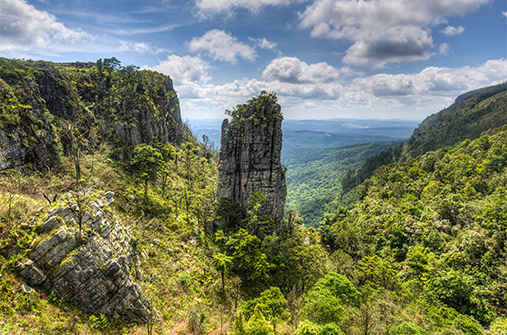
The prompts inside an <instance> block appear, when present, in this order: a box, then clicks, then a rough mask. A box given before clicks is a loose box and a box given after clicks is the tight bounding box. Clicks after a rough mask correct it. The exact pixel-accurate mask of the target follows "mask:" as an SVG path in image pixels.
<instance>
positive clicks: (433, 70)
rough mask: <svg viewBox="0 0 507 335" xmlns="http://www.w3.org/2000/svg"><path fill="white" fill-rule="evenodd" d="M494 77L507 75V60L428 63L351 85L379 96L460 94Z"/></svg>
mask: <svg viewBox="0 0 507 335" xmlns="http://www.w3.org/2000/svg"><path fill="white" fill-rule="evenodd" d="M494 78H507V60H504V59H499V60H490V61H488V62H486V63H484V64H482V65H479V66H476V67H470V66H464V67H461V68H440V67H428V68H426V69H424V70H422V71H421V72H419V73H414V74H396V75H392V74H377V75H374V76H370V77H362V78H357V79H354V81H353V82H352V84H351V86H352V87H354V86H355V87H360V88H363V89H366V90H367V91H368V92H371V93H372V94H373V95H374V96H376V97H387V96H390V97H396V96H408V95H412V96H417V95H419V96H422V95H434V94H436V95H442V94H443V95H451V96H452V95H456V94H457V93H458V92H461V91H466V90H471V89H474V88H477V87H480V86H481V85H484V83H487V82H488V81H492V80H493V79H494Z"/></svg>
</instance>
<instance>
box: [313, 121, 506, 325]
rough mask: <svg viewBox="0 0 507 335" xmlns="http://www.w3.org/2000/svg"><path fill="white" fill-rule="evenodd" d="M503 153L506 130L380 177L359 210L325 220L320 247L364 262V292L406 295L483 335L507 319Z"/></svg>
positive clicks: (360, 274) (363, 191)
mask: <svg viewBox="0 0 507 335" xmlns="http://www.w3.org/2000/svg"><path fill="white" fill-rule="evenodd" d="M505 143H507V127H506V126H504V127H503V128H501V129H499V130H496V131H490V132H489V134H486V135H484V136H482V137H480V138H479V139H476V140H474V141H471V140H466V141H464V142H461V143H459V144H458V145H457V146H455V147H453V148H443V149H440V150H437V151H434V152H428V153H426V154H425V155H423V156H419V157H417V158H415V159H408V160H407V161H405V162H403V163H397V164H390V165H387V166H384V167H382V168H380V169H378V170H377V171H376V173H375V174H374V176H373V177H372V178H371V179H369V180H366V182H365V183H363V184H362V185H361V186H359V188H358V190H357V192H358V194H359V196H360V198H361V199H360V201H358V202H357V204H356V205H355V206H354V207H353V208H351V209H350V210H344V209H342V210H340V211H337V212H336V213H335V214H334V215H329V216H327V217H326V220H325V221H324V223H323V225H322V226H321V227H320V228H319V231H320V233H321V237H322V242H323V243H324V244H325V245H326V246H327V248H328V250H329V251H330V252H331V253H333V255H334V254H336V255H337V257H338V256H339V257H340V259H349V260H356V261H357V265H358V269H357V270H356V272H355V275H354V277H355V280H357V281H358V282H359V283H363V284H366V283H368V282H370V285H372V284H373V285H375V286H376V287H383V288H385V289H389V290H400V291H402V292H403V290H407V294H408V293H409V292H410V295H412V299H416V300H417V299H425V300H427V301H428V302H430V303H432V304H434V305H435V306H438V305H443V306H447V307H451V308H453V309H455V310H456V311H457V312H459V313H461V314H463V315H470V316H473V317H474V318H475V319H476V320H477V321H479V322H480V323H481V324H483V325H489V324H490V323H491V322H492V321H494V320H495V319H496V318H498V317H505V312H506V311H505V310H504V309H503V308H498V306H505V305H506V304H507V301H506V300H505V297H506V295H505V293H506V291H505V290H504V288H503V281H504V280H505V276H506V274H507V273H506V272H505V257H506V256H507V254H506V250H505V247H504V243H503V241H504V238H505V228H506V227H505V223H506V221H505V220H506V217H505V215H504V214H503V213H505V212H506V211H505V210H506V209H505V208H504V207H505V203H506V202H507V198H506V196H507V193H506V192H505V189H506V186H507V180H506V175H507V147H506V145H505ZM365 262H366V264H364V265H362V264H363V263H365ZM376 269H379V270H380V271H378V272H377V270H376ZM407 327H408V326H407ZM463 327H464V326H463ZM463 327H462V330H463V331H464V332H466V331H465V330H464V329H463ZM466 327H468V326H466ZM470 327H472V326H470ZM472 328H474V329H475V328H477V326H474V327H472Z"/></svg>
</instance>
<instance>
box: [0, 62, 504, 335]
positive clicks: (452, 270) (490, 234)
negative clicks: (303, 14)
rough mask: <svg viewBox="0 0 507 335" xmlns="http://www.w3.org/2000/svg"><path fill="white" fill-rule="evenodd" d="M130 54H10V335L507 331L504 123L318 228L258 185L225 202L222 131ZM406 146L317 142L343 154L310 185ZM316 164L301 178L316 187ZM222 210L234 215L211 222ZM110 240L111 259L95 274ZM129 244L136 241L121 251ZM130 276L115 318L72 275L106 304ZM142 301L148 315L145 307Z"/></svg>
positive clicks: (3, 273) (5, 189) (419, 165)
mask: <svg viewBox="0 0 507 335" xmlns="http://www.w3.org/2000/svg"><path fill="white" fill-rule="evenodd" d="M114 60H115V59H109V60H107V63H106V64H105V65H104V63H103V62H104V61H101V62H102V64H101V62H97V63H94V64H91V63H86V64H85V65H76V64H67V65H62V64H60V65H56V64H53V63H44V62H31V61H27V62H22V61H9V60H4V59H2V68H1V72H0V74H1V76H0V79H1V81H0V83H1V84H2V91H1V93H2V100H1V103H2V105H1V106H2V114H1V120H2V127H1V129H0V131H1V132H2V137H1V138H0V139H1V140H2V141H3V142H2V143H1V145H0V150H3V151H2V155H3V156H1V157H0V159H1V160H2V161H3V162H5V165H2V167H1V169H2V171H1V173H0V279H1V280H0V333H6V334H23V335H24V334H30V333H32V334H122V335H123V334H194V335H196V334H230V335H272V334H285V335H289V334H295V335H331V334H334V335H341V334H351V335H355V334H358V335H359V334H392V335H405V334H414V335H419V334H420V335H422V334H428V335H433V334H435V335H437V334H438V335H443V334H456V335H462V334H466V335H472V334H473V335H476V334H491V335H498V334H504V333H505V332H507V310H506V308H505V306H507V300H506V297H507V289H506V285H505V282H506V280H507V270H506V269H507V264H506V261H505V260H506V258H507V252H506V249H505V248H506V246H505V240H506V238H507V236H506V228H507V227H506V222H507V217H506V215H505V213H506V212H507V208H506V205H505V204H506V203H507V192H506V188H507V147H506V143H507V128H506V127H505V126H504V127H503V128H497V129H490V130H488V131H487V134H484V135H483V136H482V137H480V138H478V139H475V140H466V141H464V142H460V143H459V144H457V145H455V146H453V147H448V148H442V149H439V150H437V151H431V152H427V153H426V154H424V155H422V156H418V157H408V158H407V159H406V160H405V161H403V162H397V163H393V164H389V165H387V166H384V167H382V168H381V169H378V170H377V172H376V173H375V174H374V175H373V176H372V178H371V179H368V180H366V181H365V182H364V183H363V184H362V185H360V186H359V187H358V188H357V193H356V194H357V196H358V198H357V201H352V200H351V201H352V203H351V204H350V206H349V207H347V208H343V207H338V209H337V210H336V211H335V212H334V213H333V214H328V215H326V216H325V217H324V218H323V219H324V221H323V224H322V225H321V226H320V227H319V228H318V230H317V229H315V228H313V227H310V228H305V227H304V226H305V222H304V220H303V219H302V218H301V217H300V215H299V214H298V213H297V212H296V211H291V210H289V211H287V212H286V215H285V218H284V219H283V220H274V219H273V217H271V216H269V215H265V214H264V213H263V212H262V211H261V208H262V205H263V203H264V202H265V201H266V199H267V197H266V196H265V195H263V194H261V193H260V192H258V191H257V192H253V193H252V194H251V195H250V197H249V199H248V208H245V210H246V214H247V215H244V214H245V213H244V210H243V209H242V208H239V207H238V203H235V202H234V201H230V199H229V200H228V199H227V198H225V199H221V201H220V202H219V203H217V201H216V189H217V174H218V172H217V158H216V156H215V155H214V154H213V153H212V152H211V151H210V146H209V143H203V144H201V143H199V142H198V141H197V140H196V139H195V138H193V137H192V136H191V135H190V133H189V132H187V130H186V128H185V127H182V128H179V127H172V126H171V125H173V126H174V125H178V122H177V117H176V114H178V113H176V114H171V113H175V112H176V105H174V103H176V102H177V97H176V95H175V92H174V91H173V89H172V85H170V84H171V81H170V78H168V77H166V76H163V75H161V74H157V73H155V72H146V71H139V70H138V69H136V68H135V67H122V66H120V65H119V64H118V63H116V62H114ZM29 78H31V79H29ZM133 78H134V79H133ZM45 80H48V81H47V82H46V81H45ZM51 80H53V81H51ZM30 83H32V84H30ZM44 92H46V93H44ZM51 92H53V93H55V94H54V95H51V94H50V93H51ZM86 92H88V93H90V94H91V95H89V94H86ZM92 93H93V94H92ZM94 94H95V95H98V96H97V98H96V97H95V95H94ZM43 96H47V98H48V99H46V98H43ZM51 97H52V98H51ZM493 97H494V96H491V97H490V98H488V99H491V98H493ZM51 99H53V100H51ZM132 99H133V100H132ZM175 99H176V100H175ZM464 101H466V100H464ZM275 103H276V94H274V93H269V94H268V93H265V92H263V93H261V95H259V96H258V97H254V98H252V99H251V100H250V101H249V105H248V106H250V107H247V105H238V107H237V108H236V109H234V110H233V111H232V112H230V114H231V116H232V117H233V119H235V120H233V121H231V122H232V123H233V124H236V125H237V124H241V123H242V122H243V121H245V120H247V119H248V120H250V121H249V122H250V123H251V124H255V122H254V120H253V119H252V118H253V116H255V115H257V116H258V117H260V118H263V120H264V121H270V120H269V119H270V118H269V115H268V116H266V114H265V111H266V109H265V107H266V106H273V105H275ZM167 107H168V108H167ZM172 108H174V109H172ZM158 112H159V113H158ZM278 112H280V110H278ZM275 119H276V122H278V123H279V122H281V119H282V114H281V113H277V114H276V117H275ZM173 121H174V123H171V122H173ZM271 121H273V120H271ZM245 129H246V128H245ZM4 134H5V136H4ZM143 134H144V135H143ZM149 134H151V135H149ZM164 136H166V137H164ZM257 142H262V141H257ZM268 143H269V142H268ZM391 144H392V145H396V143H391ZM391 144H389V143H383V144H371V145H366V146H355V147H348V148H342V149H340V150H338V149H337V150H338V151H336V152H331V153H330V152H328V151H321V152H315V154H316V155H310V154H308V156H307V159H308V162H306V163H305V164H307V165H305V166H304V170H305V171H308V170H310V169H313V166H312V163H311V160H314V159H319V161H318V162H317V163H318V164H319V166H322V167H326V166H327V167H328V168H323V169H322V170H318V171H316V172H315V173H316V174H315V177H318V178H316V179H317V183H318V184H312V185H316V186H312V187H315V188H316V191H315V193H313V194H311V195H310V196H315V197H317V196H321V195H322V194H324V193H319V192H320V191H318V189H321V190H323V189H325V188H326V187H328V186H327V184H325V179H326V177H328V178H331V177H332V176H338V175H339V174H340V173H344V172H345V171H344V170H338V171H333V169H331V168H330V167H331V166H332V164H334V163H336V160H339V161H340V162H344V164H350V166H353V164H354V163H353V162H354V161H355V160H354V159H355V157H354V159H353V158H352V157H353V156H357V155H360V152H362V154H363V155H368V152H370V153H371V152H373V151H375V150H379V149H380V148H382V149H383V147H382V146H384V145H386V146H387V145H391ZM41 146H44V147H45V148H46V149H45V150H47V155H46V154H45V153H46V151H37V150H41V149H40V148H41ZM395 148H396V149H391V151H394V150H399V149H397V148H401V147H400V146H399V145H398V146H396V147H395ZM368 150H369V151H368ZM22 153H25V154H24V156H23V155H22ZM252 154H253V153H252ZM41 155H42V156H43V157H46V156H47V158H48V159H47V160H41V159H40V157H42V156H41ZM238 156H239V157H241V155H238ZM365 157H366V156H364V157H362V159H364V158H365ZM264 158H266V157H264ZM288 159H290V157H288ZM270 160H273V158H270V157H269V155H268V156H267V161H268V162H269V161H270ZM245 163H248V162H245ZM252 166H253V165H252ZM282 171H283V170H282ZM301 171H302V170H301ZM301 171H296V172H295V174H294V176H293V177H294V178H299V179H301V180H302V181H307V182H308V183H310V184H311V183H313V182H314V178H315V177H313V176H310V175H305V174H304V173H302V172H301ZM282 173H283V172H282ZM298 173H300V174H298ZM286 176H287V178H290V177H291V176H290V173H289V172H288V171H287V174H286ZM319 183H322V184H319ZM105 194H108V195H107V196H105ZM307 196H308V195H304V194H303V195H301V197H307ZM113 198H114V199H113ZM218 205H220V206H218ZM338 205H339V204H338ZM61 212H68V213H71V214H70V216H68V217H72V218H67V217H60V218H58V217H57V215H56V214H57V213H61ZM104 218H106V219H107V222H109V223H111V225H110V224H109V223H107V222H106V221H104ZM215 219H217V220H218V219H221V220H224V222H226V224H225V225H222V226H217V227H216V229H215V228H214V230H211V231H210V230H209V229H208V228H209V227H210V222H213V220H215ZM90 220H91V221H90ZM89 222H92V223H93V224H92V225H91V226H90V225H88V223H89ZM231 222H234V224H231V225H229V224H227V223H231ZM111 226H113V228H114V229H117V230H115V232H118V231H120V233H118V234H117V235H116V236H115V239H113V240H111V241H112V242H111V241H110V242H111V243H112V244H111V248H109V247H107V245H106V243H105V242H104V243H102V242H101V241H105V238H106V237H105V236H106V235H107V234H109V233H110V230H111ZM120 226H121V227H123V228H122V229H121V230H118V229H119V228H118V227H120ZM114 229H113V230H114ZM64 238H65V239H64ZM48 241H49V242H48ZM54 241H57V242H59V244H58V243H57V244H51V243H53V242H54ZM62 241H72V244H71V245H70V246H69V245H66V244H65V243H63V242H62ZM99 242H100V243H99ZM93 246H99V249H100V252H101V253H102V255H101V257H103V258H101V259H100V260H98V261H97V262H95V263H96V264H94V266H95V273H94V277H93V281H87V280H86V278H89V277H87V276H89V275H90V274H89V273H88V271H87V270H85V269H88V267H85V265H88V263H90V262H88V263H87V262H86V260H87V259H88V260H89V259H90V258H92V259H95V258H93V257H91V256H90V254H91V251H90V253H88V251H87V250H90V249H91V247H93ZM65 247H68V248H67V249H66V251H65V253H63V254H62V252H61V251H62V250H61V249H63V248H65ZM108 248H109V249H108ZM41 249H43V250H44V252H42V251H41ZM113 249H114V250H116V249H118V250H120V249H121V250H129V251H128V253H127V252H125V253H124V254H121V255H120V256H119V257H117V258H114V259H112V257H113V256H111V255H113V254H114V252H113V251H112V250H113ZM83 254H84V255H85V256H84V258H85V259H84V260H83V259H81V258H76V255H83ZM38 256H41V257H38ZM57 256H58V257H57ZM60 256H61V257H60ZM41 259H42V260H44V261H42V262H41ZM78 260H80V261H78ZM34 263H36V265H37V266H38V267H40V268H37V267H36V266H34ZM69 268H72V269H73V271H74V272H72V273H71V275H70V277H69V276H67V277H65V276H64V275H65V274H67V275H68V274H69V272H66V269H69ZM27 269H28V270H27ZM62 273H63V275H62ZM118 274H122V276H120V275H118ZM34 278H35V279H37V280H33V279H34ZM62 278H66V280H65V281H63V282H62V280H61V279H62ZM97 278H98V279H97ZM108 278H109V279H108ZM122 278H123V279H122ZM125 278H127V279H125ZM67 279H68V280H67ZM48 280H49V281H51V282H48ZM108 280H109V281H108ZM127 282H128V287H129V288H130V289H133V291H132V292H137V293H136V294H137V296H133V295H119V296H122V297H124V300H125V301H121V302H120V303H121V304H120V305H119V306H124V308H119V309H115V310H114V311H113V310H105V311H104V313H102V312H101V311H102V310H101V309H94V308H93V307H94V305H87V306H88V307H86V308H79V307H77V306H78V303H79V301H77V302H76V303H75V302H74V300H72V299H73V298H76V297H75V296H72V297H69V296H66V295H61V294H60V293H59V292H62V290H60V289H59V288H60V287H58V286H56V285H62V286H66V287H67V288H69V287H70V288H71V289H72V288H73V287H72V286H73V285H72V283H79V285H80V287H83V289H85V290H86V289H90V291H85V293H83V292H76V294H77V295H79V296H80V297H81V296H86V298H87V299H91V300H93V298H94V297H93V295H90V296H87V294H86V292H99V293H100V292H102V293H104V292H115V293H114V295H113V294H112V295H108V294H102V297H103V298H104V300H106V301H105V303H106V305H107V306H109V305H114V304H113V303H117V301H113V300H114V299H116V297H118V294H116V293H117V292H116V291H113V289H114V288H115V287H121V288H120V289H119V291H121V290H122V288H123V287H125V286H122V285H124V284H125V283H127ZM41 283H42V284H41ZM97 283H98V284H97ZM89 286H93V287H89ZM139 292H142V295H143V296H142V297H141V294H139ZM120 293H121V292H120ZM89 306H91V307H89ZM101 306H102V305H101ZM115 306H118V304H116V305H115ZM139 310H142V311H149V313H147V314H146V313H145V314H144V316H143V317H140V318H137V319H136V318H133V316H135V313H134V312H137V311H139ZM133 311H134V312H133ZM106 314H107V315H106Z"/></svg>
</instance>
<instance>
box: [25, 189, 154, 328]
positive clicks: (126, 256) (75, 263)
mask: <svg viewBox="0 0 507 335" xmlns="http://www.w3.org/2000/svg"><path fill="white" fill-rule="evenodd" d="M113 195H114V193H113V192H107V193H105V194H104V195H103V196H102V197H99V198H96V199H92V198H88V199H89V200H90V203H89V204H90V206H88V208H90V209H91V210H92V212H88V211H87V212H84V211H78V210H77V209H76V206H77V204H69V203H67V205H66V206H60V207H58V208H56V209H53V210H51V211H49V213H48V217H47V218H46V219H45V220H44V223H43V224H42V226H41V227H40V228H39V232H43V233H44V232H51V234H50V235H49V238H47V239H45V240H43V241H42V242H40V243H39V244H38V245H37V246H36V247H35V248H34V249H33V250H32V251H31V253H30V254H29V255H28V260H25V261H24V262H22V263H20V264H18V270H19V271H20V273H21V276H22V277H23V279H24V280H25V281H26V282H27V283H28V284H29V285H31V286H35V287H43V288H44V289H46V290H49V291H54V292H55V294H56V296H58V297H60V298H62V299H64V300H67V301H69V302H72V303H74V304H75V305H76V306H78V307H80V308H82V309H84V310H86V311H88V312H91V313H93V314H95V315H97V316H99V315H101V314H103V315H105V316H106V317H107V318H108V319H109V320H115V319H117V318H118V317H119V316H125V317H127V318H128V319H130V320H132V321H135V322H140V323H144V322H146V321H147V320H148V318H149V316H150V314H151V308H152V307H151V302H150V300H149V299H148V298H146V297H145V296H144V295H143V293H142V289H141V287H140V286H139V285H138V284H137V283H135V281H134V278H133V276H132V275H131V273H132V270H133V269H132V264H133V263H136V261H137V259H134V258H136V257H137V254H136V253H135V252H133V250H132V240H133V235H132V229H131V228H130V227H125V226H123V225H122V224H121V223H120V222H119V221H116V222H114V223H109V222H108V220H106V218H105V215H104V209H105V208H106V207H107V206H109V204H111V203H112V202H113ZM93 211H94V212H93ZM80 215H81V217H79V216H80ZM79 220H81V221H82V226H83V227H86V228H83V231H84V233H83V232H81V231H80V229H79V227H78V224H77V222H79ZM82 233H83V234H82Z"/></svg>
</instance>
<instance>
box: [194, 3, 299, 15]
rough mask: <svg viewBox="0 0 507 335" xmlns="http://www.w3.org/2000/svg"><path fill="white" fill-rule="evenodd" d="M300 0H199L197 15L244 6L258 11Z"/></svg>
mask: <svg viewBox="0 0 507 335" xmlns="http://www.w3.org/2000/svg"><path fill="white" fill-rule="evenodd" d="M299 1H300V0H256V1H252V0H197V1H196V4H195V5H196V8H197V15H198V16H199V17H201V18H206V17H210V16H212V15H215V14H218V13H224V12H225V13H228V14H232V12H233V11H235V10H237V9H240V8H243V9H247V10H249V11H250V12H253V13H258V12H259V11H260V10H261V9H262V8H264V7H267V6H287V5H289V4H291V3H294V2H299Z"/></svg>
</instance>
